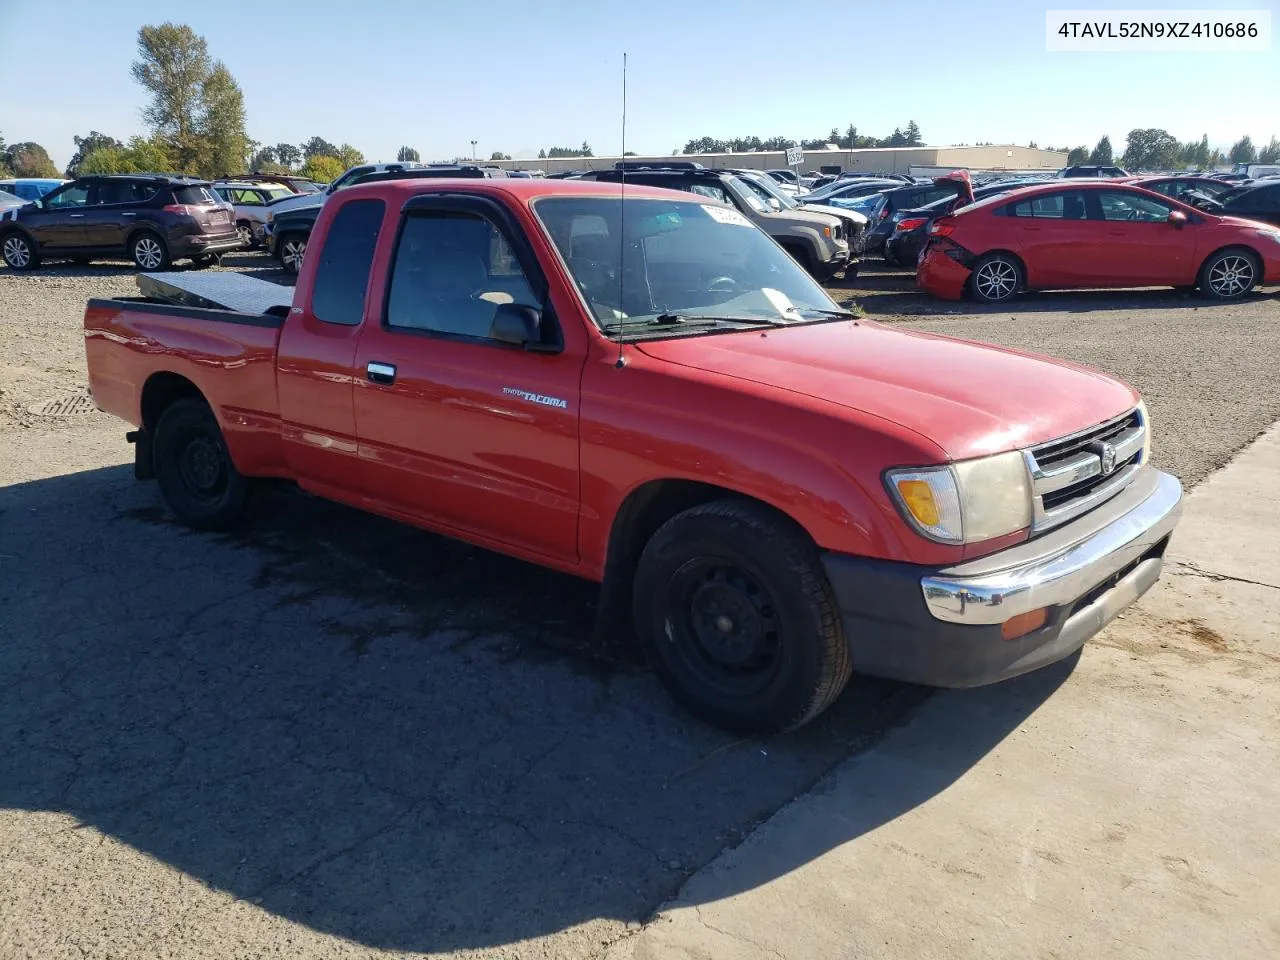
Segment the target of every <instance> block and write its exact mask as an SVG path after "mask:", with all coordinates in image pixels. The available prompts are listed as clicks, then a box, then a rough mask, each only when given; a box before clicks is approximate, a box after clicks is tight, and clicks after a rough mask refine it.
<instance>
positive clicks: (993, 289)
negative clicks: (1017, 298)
mask: <svg viewBox="0 0 1280 960" xmlns="http://www.w3.org/2000/svg"><path fill="white" fill-rule="evenodd" d="M974 285H975V286H977V288H978V293H980V294H982V296H983V297H984V298H986V299H987V300H1003V299H1004V298H1005V297H1008V296H1010V295H1011V294H1012V293H1013V291H1014V290H1015V289H1016V288H1017V286H1018V271H1017V270H1015V269H1014V267H1013V264H1011V263H1009V261H1007V260H991V261H989V262H988V263H984V264H983V265H982V266H981V267H979V268H978V275H977V276H976V277H975V278H974Z"/></svg>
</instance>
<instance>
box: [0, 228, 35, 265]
mask: <svg viewBox="0 0 1280 960" xmlns="http://www.w3.org/2000/svg"><path fill="white" fill-rule="evenodd" d="M0 254H3V256H4V262H5V265H6V266H7V267H8V268H9V269H10V270H34V269H35V268H36V267H38V266H39V265H40V255H39V254H38V253H36V248H35V244H33V243H32V242H31V241H30V240H29V239H28V238H27V237H26V236H25V235H24V234H21V233H10V234H7V235H6V236H5V237H4V239H3V240H0Z"/></svg>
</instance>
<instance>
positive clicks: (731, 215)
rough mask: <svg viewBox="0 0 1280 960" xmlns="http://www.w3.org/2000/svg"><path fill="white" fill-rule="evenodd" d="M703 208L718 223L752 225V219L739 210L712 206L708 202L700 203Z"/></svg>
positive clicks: (741, 225)
mask: <svg viewBox="0 0 1280 960" xmlns="http://www.w3.org/2000/svg"><path fill="white" fill-rule="evenodd" d="M700 206H701V207H702V209H703V210H705V211H707V215H708V216H709V217H711V219H712V220H714V221H716V223H735V224H737V225H738V226H740V227H749V226H751V221H750V220H748V219H747V218H746V217H744V216H743V215H742V214H740V213H739V212H738V211H737V210H733V209H730V208H729V207H712V206H708V205H707V204H705V203H704V204H700Z"/></svg>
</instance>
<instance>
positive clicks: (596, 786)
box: [0, 467, 1070, 952]
mask: <svg viewBox="0 0 1280 960" xmlns="http://www.w3.org/2000/svg"><path fill="white" fill-rule="evenodd" d="M596 592H597V591H596V590H595V588H594V587H593V586H591V585H589V584H586V583H583V582H581V581H578V580H575V579H573V578H570V577H565V576H561V575H558V574H552V573H548V572H546V571H543V570H541V569H539V568H536V567H533V566H529V565H527V564H523V563H520V562H518V561H513V560H508V559H506V558H503V557H499V556H496V555H494V554H490V553H487V552H484V551H481V550H475V549H472V548H469V547H466V546H462V545H460V544H457V543H454V542H452V541H449V540H445V539H442V538H439V537H435V536H432V535H429V534H426V533H422V532H419V531H416V530H412V529H409V528H406V527H403V526H399V525H396V524H393V523H390V522H385V521H382V520H379V519H376V518H371V517H368V516H365V515H362V514H358V513H356V512H354V511H351V510H347V509H345V508H342V507H338V506H335V505H332V504H328V503H324V502H321V501H317V500H314V499H311V498H307V497H303V496H300V495H293V494H289V495H285V494H275V495H271V496H268V497H267V498H265V499H264V500H263V501H262V502H261V503H260V504H259V505H258V509H257V511H256V517H255V518H254V520H253V522H252V523H251V524H250V525H248V526H247V527H245V528H244V529H243V530H240V531H238V532H237V533H235V534H232V535H220V536H213V535H200V534H194V533H190V532H187V531H185V530H183V529H181V528H179V527H178V526H176V525H175V524H173V523H172V522H171V521H170V520H168V519H167V518H166V515H165V513H164V511H163V510H162V509H161V508H160V507H159V506H158V500H157V495H156V492H155V489H154V487H153V486H152V485H149V484H147V485H144V484H136V483H134V482H133V480H132V478H131V476H130V471H129V468H127V467H111V468H105V469H99V470H93V471H88V472H84V473H78V474H72V475H67V476H60V477H55V478H51V479H47V480H41V481H35V482H30V483H24V484H18V485H15V486H11V487H8V488H4V489H0V611H2V612H3V615H0V683H2V684H3V689H4V690H5V691H6V692H5V696H4V697H3V699H0V729H3V730H4V731H6V736H5V737H4V741H5V742H4V744H3V746H2V747H0V771H3V773H2V774H0V807H5V808H9V809H11V810H28V811H57V812H61V813H63V814H65V815H67V816H69V817H70V818H72V819H73V820H74V821H75V822H76V824H78V825H79V826H78V827H77V828H76V829H74V830H71V831H68V833H67V834H65V835H66V836H71V837H80V838H82V839H80V840H79V841H69V842H68V845H66V846H59V848H58V849H59V850H60V851H69V852H66V853H59V854H56V855H55V856H60V855H66V856H68V857H69V859H68V860H67V862H66V863H65V864H59V865H58V867H57V868H58V869H61V870H64V871H70V872H73V873H75V872H80V871H90V870H92V869H94V868H93V867H92V866H90V865H89V864H90V863H91V862H95V863H97V862H101V856H102V855H101V854H96V855H94V856H93V857H89V856H85V857H83V858H81V857H79V856H78V853H77V851H78V850H79V848H78V847H76V846H75V843H76V842H79V843H82V844H83V845H85V846H86V847H87V846H88V845H90V844H93V845H95V846H96V845H97V844H98V843H99V840H100V838H99V837H98V836H97V833H101V834H104V835H106V836H107V837H109V838H112V839H113V840H116V841H120V842H123V843H125V844H128V845H129V846H131V847H133V848H135V849H137V850H140V851H143V852H145V853H146V854H148V855H150V856H151V857H153V858H155V859H156V860H158V861H160V863H162V864H167V865H169V866H170V867H172V868H176V869H178V870H181V871H184V872H185V873H187V874H189V875H191V876H194V877H196V878H198V879H199V880H200V881H203V882H204V883H205V884H208V885H209V886H210V887H213V888H215V889H219V890H223V891H226V892H228V893H229V894H231V895H232V896H233V897H235V898H237V899H239V900H242V901H244V902H245V903H246V904H250V905H252V906H245V909H248V910H252V909H262V910H266V911H270V912H271V913H273V914H276V915H278V916H280V917H283V918H285V919H287V920H289V921H292V922H296V923H299V924H304V925H306V926H307V927H309V928H311V929H313V930H316V931H321V932H324V933H328V934H334V935H338V936H342V937H345V938H348V939H350V940H353V941H356V942H358V943H361V944H364V945H367V946H369V947H377V948H386V949H394V950H399V951H431V952H437V951H439V952H443V951H450V950H465V949H482V948H487V947H496V946H499V945H506V944H513V943H516V942H518V941H522V940H526V939H528V938H533V937H539V936H544V935H548V934H554V933H557V932H559V931H563V930H566V929H569V928H571V927H574V926H575V925H580V924H584V923H588V922H590V921H594V920H610V921H621V922H635V921H642V920H644V919H645V918H646V917H648V916H649V915H650V914H651V913H652V911H653V910H654V909H655V908H656V907H657V906H658V905H659V904H661V903H662V902H664V901H665V900H667V899H668V898H670V897H672V896H673V895H674V894H675V892H676V891H677V890H678V889H679V888H680V886H681V885H682V883H683V881H684V880H685V879H686V878H687V877H688V875H689V874H690V873H692V872H693V871H695V870H697V869H698V868H699V867H701V866H702V865H704V864H706V863H707V862H708V861H710V860H711V859H713V858H714V857H715V856H716V855H717V854H718V853H720V852H721V851H722V850H723V849H725V848H726V847H730V846H733V845H734V844H736V843H737V842H739V841H740V840H741V839H742V838H743V837H744V836H745V835H746V834H747V833H748V832H750V830H751V829H752V828H753V827H754V826H755V825H757V824H758V823H760V822H761V821H762V820H763V819H764V818H766V817H768V816H769V815H770V814H771V813H772V812H773V811H775V810H776V809H777V808H778V807H780V806H781V805H782V804H784V803H786V802H787V801H788V800H790V799H791V798H793V797H794V796H796V795H797V794H799V793H802V792H804V791H806V790H807V789H809V788H810V787H811V786H812V785H813V784H814V783H815V782H817V781H818V780H819V779H820V778H821V777H822V776H823V774H824V773H825V772H826V771H827V770H828V769H830V768H831V767H832V766H833V765H834V764H835V763H837V762H838V761H840V760H842V759H844V758H845V757H847V756H849V755H850V754H852V753H857V752H858V751H860V750H863V749H865V748H867V747H868V746H870V745H872V744H876V743H877V742H879V741H880V740H881V739H882V738H883V737H884V735H885V734H886V732H888V731H891V730H892V729H894V728H895V727H897V726H900V725H902V724H904V723H908V722H914V721H912V716H913V711H914V708H915V707H916V706H917V705H918V704H920V703H921V702H922V701H923V700H924V699H925V698H927V697H929V696H930V693H929V692H928V691H925V690H922V689H920V688H915V687H909V686H904V685H900V684H893V683H887V682H876V681H870V680H855V681H854V682H853V683H852V684H851V685H850V687H849V689H848V691H847V692H846V694H845V696H844V697H843V698H842V700H841V701H840V702H839V703H838V704H837V705H836V707H835V708H833V709H832V710H831V711H829V712H828V713H827V714H826V715H824V716H823V717H822V718H820V719H819V720H818V721H817V722H815V723H814V724H812V725H810V726H809V727H807V728H805V729H804V730H802V731H800V732H798V733H795V734H792V735H788V736H783V737H776V738H772V739H769V740H766V741H736V740H734V739H733V738H731V737H729V736H726V735H724V734H722V733H720V732H718V731H715V730H711V729H708V728H706V727H704V726H702V725H700V724H698V723H696V722H694V721H691V720H690V719H689V718H688V717H687V716H686V715H684V714H683V713H681V712H679V711H678V710H677V709H676V708H674V707H673V706H672V705H671V704H670V702H669V701H668V699H667V697H666V696H665V694H664V693H663V691H662V690H661V689H660V688H659V686H658V684H657V683H656V681H654V680H653V678H652V677H651V676H650V675H649V674H648V673H647V672H646V671H645V670H644V669H643V668H642V667H641V666H640V665H639V663H638V662H637V660H636V658H635V655H634V653H633V652H632V651H631V650H630V649H629V648H628V646H627V644H626V643H625V642H621V641H617V642H608V641H606V642H605V643H604V644H603V646H599V645H596V644H594V643H593V642H592V636H591V634H592V630H591V624H592V612H593V606H594V603H595V599H596ZM1069 669H1070V665H1069V664H1068V665H1062V666H1060V667H1059V668H1056V669H1053V670H1050V671H1043V672H1041V673H1040V674H1038V675H1035V676H1033V677H1029V678H1024V679H1023V680H1021V681H1015V682H1011V683H1008V684H1004V685H1001V686H999V687H994V688H988V689H986V690H980V691H973V692H970V693H966V694H948V695H947V696H949V697H957V698H958V700H957V702H960V703H963V704H966V705H967V706H966V708H965V714H966V716H967V717H968V716H971V715H975V714H976V715H978V716H979V718H980V719H979V720H977V721H973V720H969V721H968V722H966V723H954V722H947V720H946V716H947V714H946V711H936V710H935V711H929V714H930V715H936V714H938V713H942V714H943V717H942V719H934V720H932V721H930V723H931V724H932V726H933V727H934V729H927V730H921V729H919V728H918V727H915V726H913V731H914V735H913V736H912V737H911V738H910V743H912V744H917V745H920V744H924V745H927V749H924V748H923V747H920V746H908V747H905V748H904V752H903V756H902V757H901V759H902V760H903V761H904V764H903V769H904V770H906V771H908V772H907V773H904V774H903V775H902V776H901V778H900V779H899V781H898V782H896V783H895V784H894V785H893V789H892V790H890V791H888V793H886V791H885V790H884V789H883V788H881V789H878V790H877V791H875V792H874V799H873V800H868V801H867V802H866V803H865V805H864V804H863V803H862V801H861V800H860V798H859V797H857V796H852V797H850V798H849V804H850V809H849V811H848V816H846V817H842V818H841V819H840V821H839V822H831V823H827V824H821V825H817V828H815V829H814V830H812V831H809V832H808V833H807V838H808V839H807V840H806V841H805V843H806V845H805V846H802V847H799V848H797V849H794V850H791V851H789V853H788V857H787V860H786V862H774V863H771V864H769V865H768V867H767V868H762V870H761V871H757V873H755V874H753V875H751V876H750V877H749V878H748V879H747V880H746V882H747V883H749V884H751V885H755V884H759V883H764V882H767V881H768V880H769V879H771V878H772V877H774V876H777V875H779V874H781V873H784V872H786V871H788V870H791V869H794V868H795V867H797V866H799V865H801V864H803V863H805V862H807V861H808V860H810V859H812V858H814V857H817V856H820V855H821V854H822V853H824V852H826V851H827V850H829V849H831V848H832V847H834V846H836V845H838V844H841V843H844V842H847V841H849V840H851V839H853V838H854V837H856V836H858V835H859V834H861V833H864V832H866V831H869V830H872V829H874V828H875V827H876V826H877V825H879V824H882V823H885V822H887V821H889V820H892V819H893V818H895V817H897V816H899V815H901V814H902V813H904V812H906V811H908V810H910V809H912V808H913V807H915V806H917V805H919V804H921V803H924V802H927V801H928V800H929V799H930V798H931V797H933V796H934V795H935V794H937V793H938V792H939V791H941V790H943V789H944V788H945V787H947V786H948V785H949V784H951V783H952V782H954V781H955V780H956V779H957V778H958V777H960V776H962V775H963V774H964V773H965V771H967V770H968V769H969V768H970V767H971V766H972V765H973V764H974V763H976V762H977V761H978V760H979V759H980V758H981V757H982V756H983V755H984V754H986V753H987V752H988V751H989V750H990V749H991V748H992V747H993V746H995V745H996V744H998V743H999V742H1000V741H1001V740H1002V739H1003V738H1004V737H1005V736H1006V735H1007V734H1009V733H1010V732H1011V731H1012V730H1014V729H1016V728H1017V727H1018V725H1019V724H1021V723H1022V722H1023V720H1024V719H1025V718H1026V717H1027V716H1028V715H1029V714H1031V713H1032V712H1033V711H1034V710H1035V709H1036V708H1037V706H1038V705H1039V704H1040V703H1042V702H1043V700H1044V699H1045V698H1047V697H1048V696H1049V695H1050V694H1051V693H1052V692H1053V690H1054V689H1055V688H1056V686H1057V685H1058V684H1059V683H1061V682H1062V680H1063V679H1064V678H1065V676H1067V674H1068V672H1069ZM975 703H977V704H978V705H979V707H980V709H977V710H975V709H974V704H975ZM894 742H895V740H894V739H891V740H888V741H887V742H885V743H883V744H881V745H880V746H879V747H877V749H881V750H892V749H894V747H893V744H894ZM88 828H91V829H88ZM33 843H35V844H38V843H39V841H38V840H31V841H29V842H26V843H24V844H23V845H20V846H21V849H19V848H15V852H14V853H13V854H12V856H14V857H19V858H20V857H22V856H25V855H26V854H24V853H23V852H22V850H25V849H30V847H31V844H33ZM31 855H32V856H33V857H43V858H47V857H48V856H49V852H48V851H47V850H45V849H44V848H42V847H37V849H35V850H34V851H33V852H32V853H31ZM106 876H107V877H108V878H106V879H104V878H102V877H94V876H92V875H88V876H82V877H81V883H80V884H79V885H78V886H79V888H80V889H84V887H85V885H86V884H88V885H89V886H92V884H93V883H95V882H97V883H101V884H110V883H112V882H118V880H115V881H113V880H112V879H110V877H114V874H113V873H109V874H107V875H106ZM139 882H142V881H139ZM732 892H734V891H732V890H726V889H719V890H717V896H725V895H728V894H730V893H732ZM111 896H114V894H111ZM182 906H184V907H185V906H188V904H185V903H184V904H182ZM65 908H66V909H70V910H75V909H76V904H74V903H68V904H66V905H65ZM180 912H181V911H178V910H174V911H173V913H174V919H172V921H171V922H172V923H174V924H176V923H178V922H179V921H178V919H177V914H178V913H180ZM165 922H170V921H165ZM161 935H163V934H161ZM594 942H598V941H594Z"/></svg>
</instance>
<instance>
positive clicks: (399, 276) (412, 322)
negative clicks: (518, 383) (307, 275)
mask: <svg viewBox="0 0 1280 960" xmlns="http://www.w3.org/2000/svg"><path fill="white" fill-rule="evenodd" d="M504 303H515V304H519V305H521V306H527V307H534V308H537V307H539V306H540V304H539V303H538V301H537V299H536V298H535V297H534V294H533V290H532V289H531V288H530V285H529V282H528V280H527V279H526V278H525V274H524V270H523V269H522V268H521V267H520V263H519V261H518V260H517V259H516V257H515V254H514V253H513V251H512V250H511V246H510V244H508V243H507V240H506V238H505V237H504V236H503V235H502V233H501V231H500V230H499V229H498V228H497V227H496V226H495V225H494V224H492V223H491V222H489V221H488V220H485V219H484V218H482V217H479V216H474V215H467V214H461V215H460V214H455V213H426V214H417V213H415V214H412V215H411V216H409V218H408V219H407V220H405V223H404V228H403V229H402V230H401V232H400V240H399V243H398V245H397V247H396V253H395V263H394V266H393V268H392V274H391V292H390V295H389V297H388V300H387V316H386V325H387V327H388V328H390V329H393V330H396V329H400V330H424V331H431V332H434V333H445V334H454V335H456V336H464V337H477V338H482V339H487V338H488V336H489V329H490V327H491V326H492V324H493V317H494V314H495V313H496V312H497V309H498V305H499V304H504Z"/></svg>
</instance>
